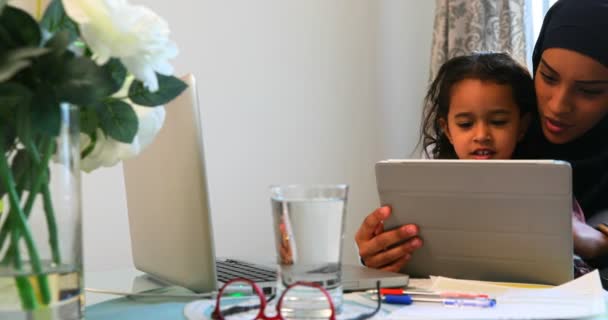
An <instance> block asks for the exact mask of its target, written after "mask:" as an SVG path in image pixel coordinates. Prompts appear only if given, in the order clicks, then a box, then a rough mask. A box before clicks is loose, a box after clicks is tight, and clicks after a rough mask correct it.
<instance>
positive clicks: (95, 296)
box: [85, 268, 608, 320]
mask: <svg viewBox="0 0 608 320" xmlns="http://www.w3.org/2000/svg"><path fill="white" fill-rule="evenodd" d="M430 285H431V281H430V279H410V284H409V286H410V287H416V288H428V287H430ZM85 288H86V289H98V290H107V291H118V292H128V293H134V292H143V291H149V290H153V292H157V293H161V294H177V295H188V294H194V293H193V292H192V291H190V290H188V289H185V288H181V287H177V286H171V285H167V284H163V283H160V282H158V281H156V280H154V279H151V278H150V277H149V276H147V275H146V274H144V273H143V272H141V271H138V270H136V269H134V268H127V269H119V270H111V271H103V272H87V273H85ZM607 296H608V293H607ZM85 299H86V300H85V301H86V318H87V319H89V320H105V319H124V320H130V319H150V320H154V319H186V318H185V316H184V307H185V305H186V304H187V303H189V302H191V301H194V300H197V298H195V297H194V298H193V297H189V298H181V299H180V298H172V299H167V298H162V297H154V298H149V297H146V298H129V297H121V296H119V295H112V294H104V293H94V292H91V291H89V290H86V292H85ZM607 306H608V299H607ZM389 308H390V307H389ZM383 309H384V307H383ZM600 319H604V320H608V314H606V315H601V316H598V317H594V318H591V319H586V320H600Z"/></svg>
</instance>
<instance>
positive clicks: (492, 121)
mask: <svg viewBox="0 0 608 320" xmlns="http://www.w3.org/2000/svg"><path fill="white" fill-rule="evenodd" d="M507 123H509V121H508V120H491V121H490V124H492V125H495V126H504V125H506V124H507Z"/></svg>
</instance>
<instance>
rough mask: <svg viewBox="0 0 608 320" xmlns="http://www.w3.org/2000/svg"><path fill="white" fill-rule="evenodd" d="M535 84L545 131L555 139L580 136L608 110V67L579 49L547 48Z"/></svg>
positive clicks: (567, 139) (560, 142)
mask: <svg viewBox="0 0 608 320" xmlns="http://www.w3.org/2000/svg"><path fill="white" fill-rule="evenodd" d="M534 86H535V88H536V95H537V99H538V111H539V113H540V121H541V126H542V129H543V134H544V135H545V137H546V138H547V140H549V141H550V142H551V143H555V144H563V143H567V142H570V141H573V140H575V139H576V138H579V137H580V136H582V135H584V134H585V133H586V132H587V131H589V130H590V129H591V128H593V127H594V126H595V125H596V124H597V123H598V122H599V121H600V120H602V118H604V116H605V115H606V114H607V113H608V68H606V67H605V66H604V65H602V64H601V63H599V62H597V61H595V60H593V59H592V58H590V57H588V56H585V55H583V54H580V53H578V52H575V51H571V50H567V49H560V48H551V49H547V50H545V51H544V52H543V55H542V57H541V61H540V64H539V66H538V69H537V70H536V75H535V77H534ZM607 138H608V137H607Z"/></svg>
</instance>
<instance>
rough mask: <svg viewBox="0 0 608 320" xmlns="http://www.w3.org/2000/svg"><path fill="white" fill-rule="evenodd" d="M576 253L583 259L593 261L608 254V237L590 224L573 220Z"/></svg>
mask: <svg viewBox="0 0 608 320" xmlns="http://www.w3.org/2000/svg"><path fill="white" fill-rule="evenodd" d="M572 235H573V236H574V253H576V254H577V255H578V256H580V257H581V258H583V259H593V258H597V257H600V256H603V255H607V254H608V235H606V234H604V233H602V232H600V231H598V230H596V229H594V228H593V227H591V226H589V225H588V224H586V223H584V222H582V221H580V220H578V219H576V218H572Z"/></svg>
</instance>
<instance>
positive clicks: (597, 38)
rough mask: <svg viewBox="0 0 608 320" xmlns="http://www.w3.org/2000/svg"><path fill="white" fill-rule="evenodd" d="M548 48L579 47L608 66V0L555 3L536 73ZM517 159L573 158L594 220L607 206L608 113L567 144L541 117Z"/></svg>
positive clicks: (578, 192)
mask: <svg viewBox="0 0 608 320" xmlns="http://www.w3.org/2000/svg"><path fill="white" fill-rule="evenodd" d="M549 48H563V49H568V50H572V51H576V52H579V53H581V54H584V55H586V56H589V57H591V58H593V59H594V60H596V61H598V62H599V63H601V64H603V65H604V66H606V67H608V0H559V1H558V2H557V3H555V5H553V6H552V7H551V9H550V10H549V12H548V13H547V15H546V16H545V20H544V21H543V26H542V29H541V31H540V35H539V38H538V40H537V41H536V45H535V46H534V52H533V54H532V62H533V67H534V73H535V74H536V69H537V68H538V64H539V62H540V58H541V55H542V53H543V51H544V50H545V49H549ZM537 116H538V115H537ZM518 157H519V158H545V159H559V160H566V161H568V162H570V164H571V165H572V170H573V191H574V195H575V197H576V199H577V200H578V201H579V203H580V204H581V207H582V208H583V211H584V212H585V216H587V218H589V217H591V216H593V215H594V214H596V213H598V212H600V211H603V210H608V117H605V118H604V119H602V120H601V121H600V122H599V123H598V124H596V125H595V127H593V128H592V129H591V130H589V131H588V132H587V133H585V134H584V135H583V136H581V137H580V138H577V139H576V140H574V141H571V142H568V143H565V144H552V143H550V142H549V141H547V140H546V138H545V136H544V134H543V133H542V129H541V127H540V120H539V119H538V118H537V119H535V120H533V121H532V125H531V128H530V130H529V131H528V133H527V135H526V137H525V138H524V141H522V144H521V149H520V150H519V152H518Z"/></svg>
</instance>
